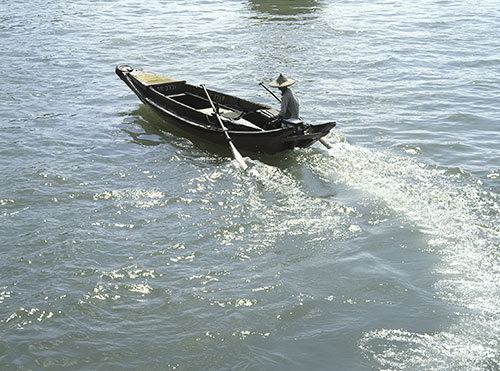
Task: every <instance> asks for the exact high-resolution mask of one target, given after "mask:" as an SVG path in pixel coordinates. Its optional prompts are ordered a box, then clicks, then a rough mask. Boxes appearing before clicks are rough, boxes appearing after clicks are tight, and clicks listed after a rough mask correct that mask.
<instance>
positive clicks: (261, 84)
mask: <svg viewBox="0 0 500 371" xmlns="http://www.w3.org/2000/svg"><path fill="white" fill-rule="evenodd" d="M259 85H260V86H262V87H263V88H264V89H266V90H267V91H268V92H269V93H270V94H271V95H272V96H273V97H275V98H276V100H277V101H278V102H280V103H281V99H280V98H279V97H278V96H277V95H276V94H274V93H273V92H272V91H271V90H269V88H268V87H267V86H265V85H264V83H263V82H260V83H259ZM318 140H319V142H320V143H321V144H322V145H324V146H325V147H326V148H328V149H331V148H332V145H331V144H330V143H328V142H327V141H326V140H324V139H323V138H319V139H318Z"/></svg>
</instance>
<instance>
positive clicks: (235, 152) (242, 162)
mask: <svg viewBox="0 0 500 371" xmlns="http://www.w3.org/2000/svg"><path fill="white" fill-rule="evenodd" d="M229 147H230V148H231V152H233V157H234V159H235V160H236V163H237V164H238V167H239V168H241V169H242V170H246V169H247V168H248V165H247V164H246V162H245V160H243V157H242V156H241V154H240V153H239V152H238V150H237V149H236V147H235V146H234V144H233V142H229Z"/></svg>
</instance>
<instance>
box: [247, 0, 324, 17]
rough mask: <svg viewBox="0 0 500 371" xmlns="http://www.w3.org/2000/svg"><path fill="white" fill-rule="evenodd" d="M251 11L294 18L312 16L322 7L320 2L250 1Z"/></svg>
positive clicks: (315, 0)
mask: <svg viewBox="0 0 500 371" xmlns="http://www.w3.org/2000/svg"><path fill="white" fill-rule="evenodd" d="M248 4H249V6H250V9H251V10H253V11H255V12H258V13H265V14H269V15H284V16H293V15H301V14H311V13H314V12H316V11H317V10H318V9H319V8H320V7H321V5H322V2H321V1H318V0H295V1H294V0H275V1H265V0H249V1H248Z"/></svg>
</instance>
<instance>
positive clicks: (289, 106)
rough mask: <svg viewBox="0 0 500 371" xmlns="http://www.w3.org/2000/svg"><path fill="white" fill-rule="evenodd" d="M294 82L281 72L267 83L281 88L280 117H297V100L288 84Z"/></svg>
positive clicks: (290, 84)
mask: <svg viewBox="0 0 500 371" xmlns="http://www.w3.org/2000/svg"><path fill="white" fill-rule="evenodd" d="M293 84H295V80H294V79H291V78H286V77H285V76H283V75H282V74H281V73H280V75H279V76H278V78H277V79H276V80H273V81H271V82H270V83H269V86H271V87H273V88H279V89H280V90H281V95H282V98H281V110H280V113H279V118H280V119H282V120H283V119H298V118H299V100H298V99H297V97H296V96H295V94H294V92H293V90H292V89H290V88H289V86H292V85H293Z"/></svg>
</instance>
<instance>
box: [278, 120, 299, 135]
mask: <svg viewBox="0 0 500 371" xmlns="http://www.w3.org/2000/svg"><path fill="white" fill-rule="evenodd" d="M283 126H284V127H288V128H289V127H292V128H293V132H294V134H296V135H303V134H304V122H303V121H302V120H300V119H284V120H283Z"/></svg>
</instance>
